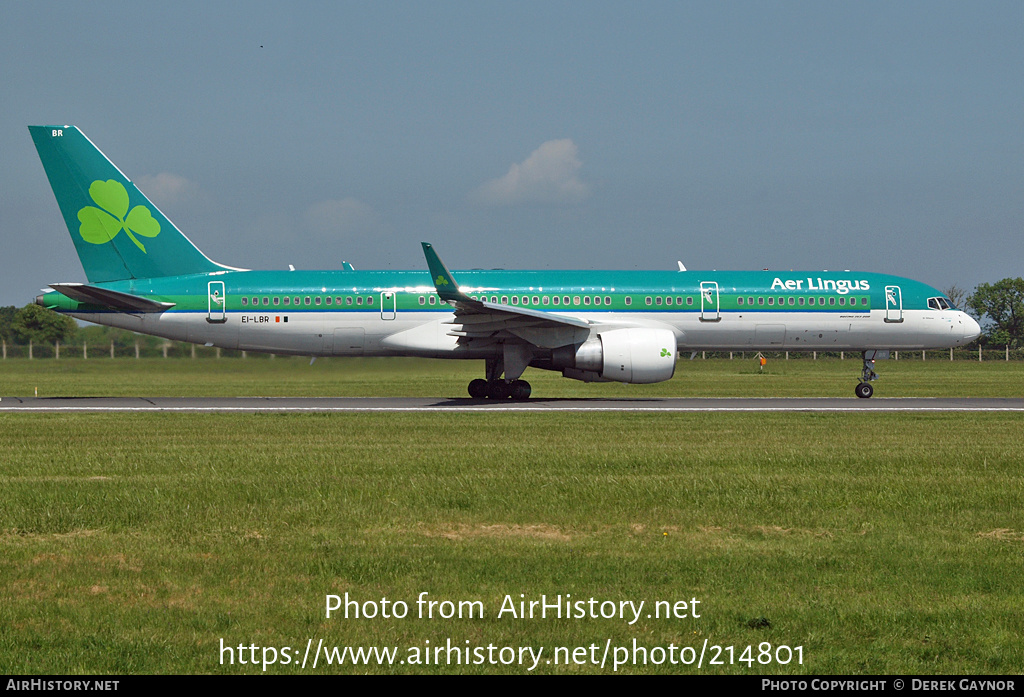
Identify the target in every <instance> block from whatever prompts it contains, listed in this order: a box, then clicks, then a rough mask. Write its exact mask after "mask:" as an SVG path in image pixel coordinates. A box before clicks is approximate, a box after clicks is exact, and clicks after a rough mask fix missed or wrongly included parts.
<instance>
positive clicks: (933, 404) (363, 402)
mask: <svg viewBox="0 0 1024 697" xmlns="http://www.w3.org/2000/svg"><path fill="white" fill-rule="evenodd" d="M108 411H116V412H134V411H158V412H282V413H289V412H424V411H436V412H479V413H484V412H558V411H573V412H580V411H618V412H949V411H952V412H969V411H970V412H976V411H1024V399H970V398H939V397H937V398H903V399H892V398H889V399H885V398H883V399H879V398H873V399H857V398H855V397H853V398H849V399H838V398H814V399H802V398H759V399H742V398H720V399H671V398H666V399H540V398H538V399H530V400H528V401H525V402H513V401H490V400H473V399H469V398H434V399H431V398H426V397H148V398H147V397H46V398H44V397H2V398H0V413H2V412H8V413H33V412H35V413H38V412H108Z"/></svg>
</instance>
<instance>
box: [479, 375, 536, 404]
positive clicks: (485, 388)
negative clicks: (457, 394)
mask: <svg viewBox="0 0 1024 697" xmlns="http://www.w3.org/2000/svg"><path fill="white" fill-rule="evenodd" d="M530 392H531V389H530V383H528V382H527V381H526V380H513V381H512V382H505V380H504V379H502V378H499V379H497V380H491V381H490V382H488V381H487V380H482V379H481V378H477V379H476V380H473V381H472V382H471V383H469V396H470V397H472V398H473V399H515V400H517V401H522V400H524V399H529V398H530Z"/></svg>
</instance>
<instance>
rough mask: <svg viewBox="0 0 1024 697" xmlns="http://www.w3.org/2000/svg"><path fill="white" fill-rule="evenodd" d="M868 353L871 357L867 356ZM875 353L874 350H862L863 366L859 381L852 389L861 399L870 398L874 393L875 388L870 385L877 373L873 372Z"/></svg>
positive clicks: (875, 378)
mask: <svg viewBox="0 0 1024 697" xmlns="http://www.w3.org/2000/svg"><path fill="white" fill-rule="evenodd" d="M869 353H870V355H871V356H872V358H868V355H869ZM875 353H876V352H875V351H870V352H868V351H865V352H864V368H863V369H862V370H861V372H860V382H859V383H857V387H855V388H854V390H853V391H854V394H856V395H857V396H858V397H860V398H861V399H870V398H871V395H873V394H874V393H875V388H873V387H872V386H871V382H872V381H874V380H877V379H878V373H876V372H875V359H874V355H875Z"/></svg>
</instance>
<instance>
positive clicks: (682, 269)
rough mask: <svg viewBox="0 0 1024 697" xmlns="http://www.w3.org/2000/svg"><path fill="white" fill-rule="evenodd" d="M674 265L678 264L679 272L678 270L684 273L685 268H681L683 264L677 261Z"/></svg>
mask: <svg viewBox="0 0 1024 697" xmlns="http://www.w3.org/2000/svg"><path fill="white" fill-rule="evenodd" d="M676 263H677V264H679V270H680V271H686V267H685V266H683V262H681V261H677V262H676Z"/></svg>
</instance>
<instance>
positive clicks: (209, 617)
mask: <svg viewBox="0 0 1024 697" xmlns="http://www.w3.org/2000/svg"><path fill="white" fill-rule="evenodd" d="M238 363H241V361H239V362H238ZM268 363H269V362H268ZM681 367H682V366H681ZM955 368H957V369H959V368H961V366H955ZM218 369H223V368H222V366H218ZM893 372H894V373H895V372H896V371H893ZM684 375H685V372H684ZM684 379H685V378H684ZM757 379H760V378H754V377H750V380H751V381H754V380H757ZM769 379H772V378H769ZM896 381H897V380H895V379H894V382H896ZM780 382H781V381H780ZM309 384H311V385H312V384H315V381H311V382H310V383H309ZM150 389H151V390H152V388H150ZM105 393H108V394H109V393H110V390H107V391H106V392H105ZM148 394H153V392H152V391H150V392H148ZM1020 425H1021V421H1020V417H1018V416H1014V415H1011V414H926V415H900V416H893V415H888V414H852V415H839V414H791V415H786V414H730V415H702V414H677V415H652V414H606V413H601V414H557V415H555V414H445V415H438V414H376V415H366V414H311V415H286V414H256V415H241V414H203V415H191V414H79V415H64V414H35V415H25V414H16V413H11V414H4V415H0V486H2V490H3V493H2V494H0V587H2V588H3V589H4V595H5V598H4V600H3V602H2V603H0V626H2V627H3V631H2V632H0V671H2V672H5V673H58V674H63V673H98V674H106V673H165V672H166V673H191V672H200V673H206V672H212V673H219V672H224V673H239V672H260V669H259V667H255V668H254V667H252V666H248V665H246V666H239V665H234V666H221V665H220V664H219V662H218V648H219V641H220V639H223V640H224V642H225V644H227V645H234V646H237V645H238V644H245V645H247V646H248V645H250V644H255V645H256V646H275V647H293V648H296V649H297V650H299V654H300V655H301V649H304V647H305V646H306V641H307V640H308V639H310V638H311V639H312V640H313V645H314V646H316V644H317V641H318V640H321V639H322V640H323V642H324V644H326V645H330V646H334V645H338V646H342V645H359V646H370V645H397V646H399V647H401V648H402V653H401V654H400V657H401V658H404V657H405V656H406V654H405V651H406V650H407V649H408V647H410V646H420V647H422V646H425V642H426V641H427V640H429V641H430V642H431V645H432V646H436V645H437V644H439V643H440V644H443V643H444V642H445V640H446V638H450V639H451V641H452V642H453V644H455V645H457V646H465V645H466V644H465V642H466V641H469V642H470V645H471V646H486V645H487V644H494V645H496V646H499V647H500V646H526V645H531V646H534V647H536V646H541V645H543V646H544V647H546V648H547V649H548V650H553V648H552V647H554V646H569V647H574V646H588V645H590V644H594V643H596V644H598V645H600V646H601V647H603V646H604V645H605V642H606V641H607V640H608V639H610V640H611V641H612V644H613V645H628V646H631V645H632V644H631V642H632V641H633V639H636V640H637V642H638V643H639V644H640V645H642V646H647V647H654V646H663V647H667V646H668V645H669V644H674V645H675V646H677V647H680V646H695V647H697V648H698V650H699V648H700V647H701V645H702V643H703V642H704V640H705V639H707V640H709V643H710V644H718V645H731V646H735V647H737V648H736V651H735V656H736V657H737V658H738V657H739V656H740V652H741V651H742V648H743V647H746V646H747V645H751V644H752V645H754V646H755V649H754V655H755V656H756V655H757V645H758V644H760V643H761V642H766V641H767V642H771V643H772V644H773V645H781V644H785V645H789V646H794V647H795V646H802V647H803V655H804V662H803V665H796V664H794V663H791V664H790V665H788V666H778V665H775V664H771V665H758V664H756V663H755V665H754V666H753V668H752V669H751V668H748V667H747V666H746V665H745V664H738V665H732V666H729V665H725V666H708V665H707V661H706V660H705V666H704V668H703V670H702V672H711V673H714V672H722V673H747V672H757V673H786V674H795V673H839V674H844V673H907V674H916V673H1019V672H1021V670H1022V669H1024V644H1022V642H1021V635H1022V631H1024V615H1022V613H1021V609H1020V608H1021V607H1022V604H1024V590H1022V586H1021V584H1020V582H1019V579H1020V578H1021V575H1022V572H1024V554H1022V551H1024V547H1022V545H1024V512H1022V511H1024V488H1022V484H1021V477H1020V470H1021V464H1022V462H1024V441H1022V439H1021V438H1020ZM422 591H429V593H430V594H431V596H430V597H432V598H434V599H436V600H446V599H447V600H453V601H458V600H479V601H480V602H481V603H482V604H483V606H484V607H485V609H486V611H487V616H486V617H485V618H483V619H473V620H469V619H463V620H457V619H452V620H443V619H434V620H419V619H413V618H409V619H404V620H383V619H372V620H370V619H360V620H354V619H352V620H345V619H340V618H338V617H337V616H335V617H334V618H332V619H329V620H328V619H325V618H324V610H323V607H324V597H325V595H326V594H344V593H345V592H348V593H350V594H352V595H353V596H354V597H356V598H358V599H360V600H379V599H380V598H381V597H383V596H386V597H387V598H389V599H391V600H404V601H408V602H410V603H412V601H414V600H415V598H416V597H417V595H418V594H419V593H420V592H422ZM520 593H523V594H525V595H526V597H527V598H528V599H532V598H538V597H539V596H540V595H541V594H547V595H549V596H551V595H558V594H563V595H564V594H567V593H568V594H572V596H573V598H574V599H586V598H590V597H594V598H598V599H602V600H604V599H607V600H614V601H619V600H634V601H639V600H644V601H646V602H647V603H651V602H653V601H656V600H671V601H675V600H690V599H691V598H692V597H697V598H698V599H700V600H701V601H702V604H701V618H700V619H692V618H689V619H672V620H666V619H660V620H657V619H647V618H646V617H643V618H641V619H640V620H639V621H638V622H637V623H636V624H634V625H633V626H629V625H627V624H626V623H625V622H622V621H618V620H606V619H596V620H595V619H583V620H557V619H551V618H549V619H546V620H542V619H533V620H513V619H511V618H508V617H505V618H501V619H498V618H497V617H495V613H496V611H497V609H498V608H499V607H500V604H501V601H502V598H503V597H504V596H505V595H506V594H509V595H511V596H512V597H513V599H515V600H518V599H519V594H520ZM412 607H413V611H412V612H413V613H415V606H414V605H412ZM648 607H649V605H648ZM760 618H764V620H766V621H761V620H760ZM768 625H770V626H768ZM550 657H551V656H550V654H548V655H546V656H545V658H550ZM610 670H611V669H610V665H609V667H607V668H606V669H605V670H604V672H610ZM410 671H415V672H439V673H447V672H455V671H461V672H511V673H520V672H525V669H524V668H521V667H519V666H510V667H504V668H503V667H500V666H499V667H490V666H469V667H466V666H462V667H438V666H434V665H431V666H425V667H424V666H417V667H410V666H401V665H399V666H394V667H391V668H384V667H376V666H358V667H353V666H344V667H337V666H332V667H325V666H324V665H323V661H322V660H321V662H320V665H319V667H318V668H317V672H360V673H361V672H410ZM268 672H277V673H291V672H302V671H300V670H299V669H297V668H296V666H294V665H289V666H284V667H280V666H275V667H272V668H271V669H270V671H268ZM305 672H307V673H308V672H312V671H311V669H309V668H307V670H306V671H305ZM538 672H542V673H563V672H566V673H568V672H572V673H575V672H601V671H600V669H598V668H595V667H594V666H590V665H580V666H577V665H570V666H562V665H560V666H555V665H546V664H545V665H542V666H541V667H540V668H538ZM620 672H697V670H696V667H686V666H672V665H662V666H653V665H648V666H646V667H643V666H641V667H629V666H625V667H623V668H620Z"/></svg>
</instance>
